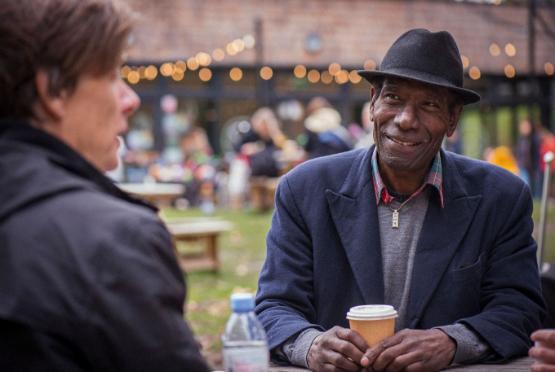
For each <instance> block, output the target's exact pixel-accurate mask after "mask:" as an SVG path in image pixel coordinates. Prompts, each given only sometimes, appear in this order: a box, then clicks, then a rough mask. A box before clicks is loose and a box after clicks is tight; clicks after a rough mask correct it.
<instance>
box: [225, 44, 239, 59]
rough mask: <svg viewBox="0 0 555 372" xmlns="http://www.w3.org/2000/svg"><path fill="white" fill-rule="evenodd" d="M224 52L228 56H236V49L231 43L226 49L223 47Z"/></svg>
mask: <svg viewBox="0 0 555 372" xmlns="http://www.w3.org/2000/svg"><path fill="white" fill-rule="evenodd" d="M225 51H226V52H227V54H229V55H230V56H234V55H236V54H237V49H236V48H235V44H233V43H229V44H227V45H226V47H225Z"/></svg>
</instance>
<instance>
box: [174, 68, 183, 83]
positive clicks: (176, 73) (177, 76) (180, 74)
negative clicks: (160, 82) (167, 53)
mask: <svg viewBox="0 0 555 372" xmlns="http://www.w3.org/2000/svg"><path fill="white" fill-rule="evenodd" d="M184 77H185V71H182V70H180V69H178V68H176V69H174V70H173V72H172V79H173V80H174V81H181V80H183V78H184Z"/></svg>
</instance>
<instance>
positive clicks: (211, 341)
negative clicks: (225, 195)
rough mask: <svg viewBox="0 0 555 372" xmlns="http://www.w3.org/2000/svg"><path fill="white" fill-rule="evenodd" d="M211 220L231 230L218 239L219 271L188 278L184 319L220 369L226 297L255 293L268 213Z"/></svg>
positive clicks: (167, 214)
mask: <svg viewBox="0 0 555 372" xmlns="http://www.w3.org/2000/svg"><path fill="white" fill-rule="evenodd" d="M162 214H163V217H164V218H166V219H171V218H183V217H203V216H204V215H203V214H202V213H201V212H200V211H197V210H187V211H177V210H175V209H165V210H164V211H163V213H162ZM214 217H217V218H222V219H225V220H228V221H230V222H232V223H233V225H234V228H233V230H232V231H230V232H229V233H225V234H223V236H222V237H220V242H219V247H220V250H219V257H220V262H221V270H220V272H219V273H218V274H213V273H210V272H193V273H190V274H188V275H187V287H188V292H187V319H188V321H189V322H190V323H191V325H192V327H193V330H194V331H195V335H196V336H197V337H198V339H199V340H200V342H201V343H202V345H203V353H204V354H205V356H206V357H207V359H208V360H209V361H210V362H211V364H212V365H213V366H214V367H217V368H220V367H221V346H222V345H221V340H220V337H221V335H222V333H223V330H224V326H225V323H226V321H227V319H228V317H229V315H230V309H229V303H228V302H229V296H230V295H231V293H233V292H234V291H248V292H252V293H255V292H256V286H257V282H258V274H259V272H260V268H261V266H262V263H263V261H264V258H265V257H266V244H265V238H266V233H267V232H268V229H269V227H270V220H271V212H267V213H255V212H236V211H228V210H218V211H216V213H215V215H214Z"/></svg>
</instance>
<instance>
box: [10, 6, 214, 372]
mask: <svg viewBox="0 0 555 372" xmlns="http://www.w3.org/2000/svg"><path fill="white" fill-rule="evenodd" d="M131 29H132V22H131V15H130V13H129V11H128V10H126V9H125V8H123V7H122V6H121V5H119V4H118V3H116V2H115V1H111V0H41V1H36V0H3V1H2V6H0V96H1V97H2V100H0V190H2V192H1V193H0V294H1V295H0V334H1V335H2V337H0V370H2V371H12V370H18V371H19V370H21V371H36V370H41V371H93V370H94V371H96V370H98V371H154V370H160V371H176V370H184V369H189V370H195V371H197V370H198V371H204V370H207V366H206V364H205V362H204V360H203V359H202V357H201V355H200V353H199V350H198V347H197V344H196V342H195V340H194V338H193V336H192V333H191V330H190V329H189V327H188V326H187V324H186V323H185V322H184V321H183V312H182V311H183V310H182V309H183V300H184V296H185V287H184V283H183V279H182V274H181V271H180V270H179V267H178V265H177V263H176V260H175V256H174V251H173V246H172V243H171V236H170V235H169V233H168V231H167V230H166V228H165V227H164V225H163V223H162V222H161V221H160V219H159V218H158V217H157V214H156V210H155V209H154V208H153V207H151V206H149V205H147V204H145V203H142V202H140V201H138V200H135V199H133V198H131V197H130V196H129V195H127V194H124V193H123V192H121V191H119V189H118V188H117V187H116V186H114V185H113V184H112V182H111V181H110V180H109V179H107V178H106V177H105V176H104V175H103V172H106V171H108V170H111V169H113V168H115V167H116V165H117V150H118V144H119V141H118V136H119V135H121V134H123V133H124V132H125V131H126V130H127V120H128V118H129V116H130V115H131V114H132V113H133V112H134V111H135V110H136V109H137V107H138V106H139V99H138V97H137V95H136V94H135V93H134V92H133V91H132V90H131V89H130V88H129V87H128V86H127V85H126V84H125V83H124V82H123V81H122V80H121V79H120V76H119V65H120V63H121V60H122V53H123V52H124V50H125V48H126V46H127V43H128V40H129V35H130V32H131Z"/></svg>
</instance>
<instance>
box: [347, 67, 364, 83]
mask: <svg viewBox="0 0 555 372" xmlns="http://www.w3.org/2000/svg"><path fill="white" fill-rule="evenodd" d="M349 80H350V81H351V83H353V84H358V83H360V81H361V80H362V78H361V77H360V75H359V74H358V72H356V70H352V71H351V72H349Z"/></svg>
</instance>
